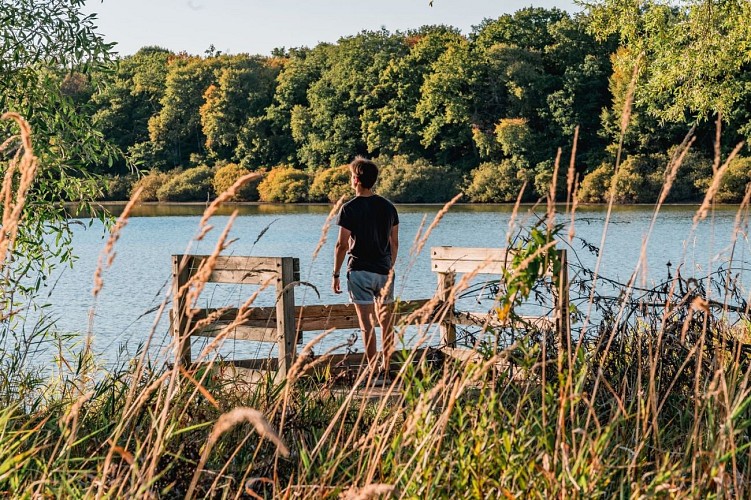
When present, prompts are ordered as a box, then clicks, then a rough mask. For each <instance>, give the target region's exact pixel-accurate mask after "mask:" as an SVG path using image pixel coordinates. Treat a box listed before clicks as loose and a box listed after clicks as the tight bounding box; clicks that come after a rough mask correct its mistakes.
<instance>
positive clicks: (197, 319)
mask: <svg viewBox="0 0 751 500" xmlns="http://www.w3.org/2000/svg"><path fill="white" fill-rule="evenodd" d="M557 252H559V258H560V259H561V263H562V265H561V274H560V276H559V278H560V279H559V286H558V288H557V290H556V291H555V293H554V299H555V305H554V313H553V317H547V316H542V317H524V318H523V319H524V321H526V322H527V323H528V324H532V325H535V326H537V327H539V328H545V329H551V330H552V329H554V328H555V330H557V331H558V332H559V333H561V334H563V335H566V336H567V335H568V334H569V333H568V332H569V325H568V317H569V316H568V274H567V269H566V267H567V266H566V252H565V250H557ZM509 262H510V254H509V252H507V251H506V250H504V249H495V248H462V247H435V248H432V249H431V265H432V270H433V271H434V272H436V273H437V276H438V289H437V292H436V295H434V296H433V297H432V298H431V299H419V300H409V301H398V302H396V303H395V306H394V307H395V314H394V322H395V324H396V325H399V324H402V323H404V321H405V319H407V318H409V322H410V323H411V324H426V323H427V324H430V323H435V322H439V323H440V329H441V344H442V345H444V346H450V347H455V343H456V328H455V327H456V325H477V326H481V327H485V328H488V327H491V328H495V327H500V326H504V325H505V323H503V322H500V321H499V320H498V319H497V318H496V317H494V315H492V314H488V313H479V312H462V311H456V310H455V308H454V295H455V285H456V275H457V273H470V272H471V273H475V274H493V275H496V276H501V275H502V272H503V270H504V269H505V268H506V267H507V266H508V263H509ZM172 265H173V297H174V302H173V313H172V333H173V335H174V336H175V339H176V346H177V353H176V358H177V361H178V362H179V363H182V364H184V365H186V366H187V365H189V364H190V363H191V361H192V360H191V350H190V338H191V337H193V336H200V337H215V336H217V335H219V334H221V335H223V336H226V337H227V338H232V339H237V340H253V341H257V342H275V343H276V344H277V349H278V353H279V357H278V360H235V361H234V362H233V363H234V364H235V365H236V366H244V367H248V368H256V369H260V368H265V369H268V370H276V371H277V374H278V376H279V377H284V376H286V373H287V371H288V370H289V368H290V366H291V364H292V362H293V361H294V358H295V355H296V343H297V341H298V339H301V338H302V337H301V333H302V332H307V331H320V330H328V329H356V328H359V323H358V320H357V314H356V312H355V308H354V305H352V304H330V305H295V298H294V286H295V283H296V282H298V281H299V279H300V277H299V274H300V271H299V260H298V259H296V258H292V257H218V258H216V259H215V260H213V262H208V257H207V256H201V255H173V256H172ZM204 266H207V267H206V268H204ZM209 267H210V268H211V270H210V272H209ZM204 274H205V275H206V276H202V275H204ZM201 278H205V281H207V282H215V283H235V284H252V285H267V286H268V285H271V284H273V285H274V287H273V289H274V291H275V292H276V303H275V305H274V306H271V307H253V308H252V309H247V310H240V309H238V308H221V309H194V308H190V307H188V305H187V304H186V300H187V293H188V290H189V289H190V285H189V283H190V282H191V280H193V279H201ZM416 311H420V312H421V314H415V312H416Z"/></svg>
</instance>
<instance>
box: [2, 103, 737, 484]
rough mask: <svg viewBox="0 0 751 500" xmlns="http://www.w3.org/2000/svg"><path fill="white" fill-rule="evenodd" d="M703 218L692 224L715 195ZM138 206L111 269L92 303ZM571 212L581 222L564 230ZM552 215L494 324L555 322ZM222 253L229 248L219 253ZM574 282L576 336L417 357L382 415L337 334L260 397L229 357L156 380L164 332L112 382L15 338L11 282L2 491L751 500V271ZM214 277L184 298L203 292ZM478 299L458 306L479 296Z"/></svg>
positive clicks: (6, 234) (531, 241)
mask: <svg viewBox="0 0 751 500" xmlns="http://www.w3.org/2000/svg"><path fill="white" fill-rule="evenodd" d="M9 118H13V119H16V120H18V122H19V123H20V124H21V125H22V128H23V130H24V135H23V137H22V138H23V139H24V140H23V142H22V143H21V150H20V151H21V152H22V153H25V154H22V155H19V156H17V157H16V159H15V160H13V161H12V162H11V163H10V171H11V172H12V173H13V175H9V176H7V177H6V178H5V179H6V180H5V182H4V183H3V186H2V194H3V197H4V199H5V200H7V201H6V204H5V205H4V212H3V214H4V218H3V227H4V229H6V230H5V231H3V232H2V233H0V249H2V253H0V259H2V260H0V265H2V266H3V269H12V267H13V265H14V263H13V258H12V256H13V252H12V249H13V248H14V244H15V241H16V238H17V236H18V234H19V232H18V231H16V229H17V228H18V227H20V225H22V224H23V220H22V219H20V218H17V217H19V215H20V214H21V213H22V211H21V210H14V207H16V208H18V207H20V206H22V205H23V203H24V202H25V196H26V193H27V192H28V190H29V188H30V186H31V184H32V181H33V177H34V174H35V173H36V171H37V168H38V165H37V163H36V159H35V157H34V156H33V154H32V153H31V151H30V150H29V149H28V147H29V146H30V142H29V141H28V140H27V139H28V128H27V127H26V126H25V125H24V122H23V120H22V119H21V118H20V117H18V116H10V117H9ZM724 171H725V170H724V169H723V168H721V169H720V170H718V175H721V173H722V172H724ZM252 178H253V176H249V177H247V178H246V179H244V180H245V181H249V180H252ZM14 179H15V180H16V181H17V182H14ZM241 187H242V182H238V183H237V184H236V185H234V186H232V187H231V188H230V190H229V191H228V192H227V193H225V194H224V196H222V197H220V198H222V199H227V197H228V196H229V194H230V193H231V192H234V191H236V190H237V189H239V188H241ZM554 189H555V186H553V187H552V188H551V190H554ZM664 189H665V190H669V189H670V186H669V185H668V184H666V185H665V187H664ZM663 194H665V193H663ZM749 199H751V190H747V195H746V199H745V200H744V203H743V204H742V206H741V207H740V208H739V212H738V217H737V225H736V234H735V235H734V236H735V237H736V238H737V236H739V235H740V234H741V233H740V231H741V230H742V229H743V228H744V227H747V225H748V214H749V210H748V209H749ZM133 201H135V200H133ZM705 202H706V206H702V208H701V209H700V210H699V212H697V215H696V221H697V224H698V223H700V222H701V220H702V219H703V218H704V217H706V216H707V213H708V209H709V208H710V206H711V204H710V202H711V190H710V193H709V194H708V196H707V198H706V199H705ZM130 206H132V204H131V205H130ZM130 206H129V207H126V209H125V210H124V214H123V216H122V218H121V219H119V220H118V222H117V223H116V224H115V225H114V226H113V228H112V231H111V237H110V240H109V241H108V242H107V244H106V246H105V248H104V250H103V254H102V255H103V257H102V259H101V260H100V264H99V266H98V268H97V271H96V273H95V276H94V283H95V284H94V295H95V296H96V294H97V293H98V292H99V290H100V289H101V286H102V285H103V277H104V276H106V274H105V271H106V268H107V266H108V265H109V263H111V260H112V259H114V258H115V244H116V241H117V238H118V236H119V235H120V234H121V232H122V231H123V230H126V227H125V226H126V224H127V214H128V211H129V208H130ZM215 209H216V204H212V205H211V206H210V207H209V208H208V209H207V211H206V214H205V217H204V219H203V222H202V223H203V224H207V225H204V226H202V228H201V230H200V231H199V232H200V233H201V234H205V233H206V232H207V231H210V230H211V226H210V225H208V223H209V221H210V219H211V214H212V213H213V212H214V210H215ZM446 209H447V210H448V209H450V206H449V205H447V206H446ZM574 211H575V203H574V205H572V211H571V212H570V213H565V214H561V215H563V216H564V217H565V218H566V219H568V218H569V217H573V216H574ZM444 212H445V211H441V213H440V214H439V215H438V216H437V218H436V220H435V221H434V224H437V223H440V217H441V214H442V213H444ZM658 213H659V206H658V207H657V209H656V211H655V217H657V215H658ZM558 217H560V215H558V214H556V213H555V210H554V204H553V202H552V198H550V199H549V200H548V214H547V216H546V217H541V218H538V219H537V220H538V222H536V223H533V224H528V223H526V222H524V221H523V220H517V221H516V226H512V227H517V228H518V227H527V228H528V229H526V230H522V231H520V232H517V231H518V230H516V229H514V230H512V231H511V233H510V236H509V242H508V243H509V244H510V245H512V246H514V247H515V248H516V249H517V250H518V252H519V256H520V258H518V259H514V261H513V262H512V266H511V268H510V269H509V270H508V272H506V273H505V274H504V276H503V277H502V280H500V281H495V282H492V283H483V284H481V285H480V286H482V287H483V289H485V290H487V293H488V294H489V298H490V299H492V300H493V303H494V304H495V305H496V311H497V312H491V314H497V315H498V316H499V317H501V316H503V317H504V318H508V317H511V318H515V317H516V309H517V307H518V306H520V305H521V304H522V303H523V302H525V301H530V300H531V301H533V302H538V305H539V306H540V307H542V308H545V307H549V306H550V301H551V300H553V297H552V296H551V289H554V288H555V280H552V282H551V280H550V279H548V278H546V274H547V269H548V268H549V267H550V266H552V267H553V268H554V269H555V267H556V266H557V265H559V264H560V263H557V262H556V261H555V259H556V257H555V256H556V255H557V253H555V252H550V249H551V248H552V246H551V244H552V243H555V244H556V245H558V246H565V245H567V244H568V243H567V242H569V241H573V240H572V238H574V237H575V236H574V235H573V234H570V233H569V236H568V238H566V237H565V236H564V234H565V232H566V231H565V229H566V227H565V226H566V224H563V223H556V219H557V218H558ZM231 223H232V218H230V221H229V222H228V224H231ZM434 224H431V227H432V226H434ZM569 229H573V226H571V228H569ZM323 231H324V235H323V236H324V237H325V231H326V228H324V230H323ZM427 231H430V229H427ZM426 236H427V234H426V235H424V237H426ZM736 238H734V240H736ZM422 240H424V238H422ZM645 244H646V243H645ZM739 244H740V243H739ZM418 245H419V244H418ZM587 248H588V249H589V250H591V251H594V252H597V251H598V250H597V248H596V247H594V246H593V245H591V244H590V245H588V246H587ZM225 249H226V245H225V242H224V241H223V239H221V238H220V242H219V243H218V244H217V247H216V248H215V249H214V253H215V254H219V253H221V252H222V251H224V250H225ZM414 250H415V251H417V248H415V249H414ZM573 260H575V259H573ZM212 261H213V259H207V261H206V262H208V263H209V264H208V265H209V266H210V265H211V264H210V263H211V262H212ZM209 270H210V268H208V269H205V270H204V271H206V272H208V271H209ZM571 271H572V273H573V275H574V277H573V278H572V280H571V294H572V296H571V310H572V315H571V318H570V319H571V321H572V322H573V325H574V330H573V334H572V335H571V336H564V335H561V334H560V333H555V332H551V331H545V330H537V329H535V328H534V327H532V326H530V325H526V326H524V325H523V323H522V324H520V326H516V327H508V328H503V329H497V330H496V329H484V330H482V331H477V330H475V331H466V332H463V335H460V342H463V343H465V344H466V345H468V346H469V347H471V348H473V349H475V350H476V351H477V352H478V353H479V356H477V357H476V358H471V359H468V360H465V361H455V360H453V358H450V357H448V356H446V355H444V354H442V351H441V350H428V351H417V350H409V349H408V350H405V351H402V352H400V353H399V354H398V355H397V357H398V358H400V359H401V360H402V361H403V363H402V364H401V368H400V371H399V372H398V374H397V375H396V377H395V380H394V382H393V384H392V385H391V387H390V388H388V397H386V398H376V399H371V398H367V397H362V396H363V395H362V394H361V388H360V383H361V382H366V383H367V379H368V377H370V376H371V375H372V374H371V373H368V372H367V371H363V372H357V373H351V374H349V377H345V378H349V380H342V379H338V378H337V377H333V376H331V372H328V371H327V370H325V369H322V366H321V365H318V367H316V364H317V363H318V359H319V358H317V357H316V356H313V355H312V354H311V353H312V349H313V347H314V346H315V344H316V343H318V342H320V340H321V339H322V338H323V336H325V335H326V334H328V333H330V332H326V333H324V334H322V335H320V336H318V337H317V338H315V339H314V340H313V341H311V343H310V344H308V346H306V347H305V348H304V349H302V351H301V352H300V356H299V357H298V359H297V361H296V363H295V365H294V366H293V367H292V369H291V370H290V371H289V373H288V375H287V377H286V379H285V380H282V381H274V380H273V378H272V376H271V375H269V377H268V378H266V379H262V380H261V381H260V382H259V381H256V382H254V383H250V382H248V381H247V379H245V378H244V377H242V376H239V375H238V374H237V373H236V372H234V371H232V370H230V368H229V366H228V365H226V364H225V363H223V362H222V361H221V360H220V359H217V357H216V351H215V350H213V348H214V347H216V346H217V345H218V344H217V342H213V343H212V344H211V346H213V347H209V348H206V349H204V351H203V352H202V353H201V355H200V356H199V357H200V359H201V360H203V361H208V362H210V363H209V364H208V365H206V364H203V365H195V366H192V367H187V368H183V367H181V366H179V365H177V364H172V363H169V362H164V361H157V360H158V359H163V358H160V357H156V358H154V357H153V356H152V355H150V352H151V351H150V350H149V344H150V343H151V342H152V340H153V335H155V334H156V333H155V332H152V334H151V336H149V337H148V338H147V339H146V343H145V345H144V346H143V350H142V354H141V355H140V356H139V357H137V358H136V359H133V360H128V361H126V362H125V363H124V364H123V365H122V366H120V367H117V368H114V369H111V370H107V371H105V370H102V369H98V368H96V360H95V359H92V356H91V351H90V340H91V339H87V340H86V341H85V343H84V344H83V346H81V347H79V348H76V349H72V347H73V346H72V344H71V343H70V339H64V338H55V337H54V335H53V332H54V329H53V328H50V327H49V326H46V325H44V324H37V325H36V326H35V327H33V328H31V329H29V328H27V327H21V325H23V318H24V314H25V313H24V311H23V309H22V308H21V307H20V304H18V301H17V300H15V302H13V301H14V299H13V296H14V293H15V291H16V288H15V286H17V285H14V284H13V283H12V282H8V281H6V284H5V285H4V287H3V288H2V293H3V297H4V299H6V300H7V301H8V303H15V304H16V308H15V309H6V311H7V312H5V313H3V317H2V327H3V330H2V334H3V351H2V358H0V362H1V363H2V370H0V373H2V379H0V397H2V398H3V401H4V405H3V406H2V409H1V410H0V489H2V490H3V491H9V492H13V493H14V494H16V495H19V496H54V497H68V496H74V497H82V496H94V495H97V496H98V495H106V496H114V497H139V498H140V497H148V498H153V497H180V498H182V497H188V498H194V497H207V496H209V497H222V498H229V497H235V498H237V497H251V498H269V497H289V496H295V497H301V498H340V497H344V498H377V497H407V498H426V497H429V498H452V497H454V496H455V495H456V494H457V493H459V492H460V493H461V494H462V495H464V496H468V497H474V498H486V497H512V498H513V497H527V496H537V497H550V496H566V497H569V496H573V497H582V498H584V497H586V498H590V497H606V498H609V497H613V496H619V497H645V496H655V495H657V496H670V497H672V496H692V497H698V496H701V497H733V498H736V497H738V498H740V497H748V496H749V495H750V494H751V493H750V492H749V484H751V460H750V459H751V388H750V387H749V375H750V374H751V371H750V370H751V368H750V367H749V358H748V356H749V355H750V354H751V344H749V343H748V339H749V326H748V325H749V324H751V323H750V322H749V320H750V319H751V318H749V316H748V303H747V302H746V298H745V294H744V291H743V289H742V287H741V282H740V281H739V277H742V274H739V272H740V273H742V263H737V262H733V261H732V260H731V261H730V262H728V263H726V264H725V265H724V267H723V268H721V269H718V270H716V271H715V272H713V273H712V274H711V275H709V276H705V277H693V276H684V275H682V274H681V273H680V272H678V273H676V274H675V275H674V276H671V275H670V274H668V277H667V278H666V279H665V280H664V281H663V282H661V283H659V284H658V285H657V286H655V287H654V288H651V289H645V288H643V287H638V286H636V285H635V283H636V282H637V279H638V278H639V275H638V269H637V271H635V273H634V275H633V276H632V278H631V280H630V281H629V282H628V283H617V282H614V281H612V280H608V279H606V278H604V277H600V276H597V275H596V273H594V272H593V271H592V270H589V269H583V268H580V267H578V266H576V265H575V264H574V265H572V266H571ZM202 275H205V273H204V272H198V273H196V275H195V277H194V279H193V281H192V282H191V283H190V284H189V285H188V286H189V287H190V288H191V290H200V289H201V287H202V283H201V282H200V281H199V278H198V277H199V276H202ZM554 275H556V274H555V273H554ZM556 276H557V275H556ZM468 283H469V282H468V281H467V280H465V279H463V280H460V281H459V283H458V284H457V285H456V287H455V288H454V289H453V290H452V293H453V294H454V295H455V296H461V295H462V294H467V293H471V294H472V295H473V296H475V295H477V293H478V288H476V287H475V288H468ZM593 311H595V312H593ZM422 312H423V313H424V317H423V318H420V319H417V320H415V322H416V323H417V324H421V323H424V319H425V318H428V317H432V318H434V321H435V323H434V324H432V325H428V326H425V325H422V326H419V327H418V328H420V332H421V334H422V335H424V336H428V335H431V334H433V335H434V331H435V327H436V325H437V322H439V321H440V318H441V315H442V314H446V310H445V308H441V304H440V303H438V302H436V303H429V304H428V305H427V306H426V307H425V308H424V311H422ZM436 313H437V314H438V316H434V315H435V314H436ZM512 324H517V323H512ZM407 326H409V322H407V323H406V324H403V325H399V331H402V329H403V328H406V327H407ZM219 338H221V335H220V337H219ZM217 340H218V339H217ZM44 345H52V346H54V347H55V349H56V350H57V352H58V354H57V356H56V363H55V367H56V369H55V370H54V371H53V373H54V374H53V375H52V376H50V372H49V370H48V369H43V368H35V366H38V365H37V364H35V361H36V359H38V358H36V356H39V355H40V353H39V351H36V352H35V348H37V347H39V346H44ZM173 347H174V346H173ZM173 350H174V349H173ZM342 382H345V385H344V388H342V385H341V383H342Z"/></svg>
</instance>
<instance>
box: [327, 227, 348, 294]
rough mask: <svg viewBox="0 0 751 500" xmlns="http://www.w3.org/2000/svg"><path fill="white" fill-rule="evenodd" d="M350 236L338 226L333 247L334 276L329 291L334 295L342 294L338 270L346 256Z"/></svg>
mask: <svg viewBox="0 0 751 500" xmlns="http://www.w3.org/2000/svg"><path fill="white" fill-rule="evenodd" d="M350 234H351V231H350V230H349V229H346V228H344V227H341V226H339V238H337V240H336V246H335V247H334V273H333V274H334V276H333V279H332V280H331V289H332V290H333V291H334V293H342V285H341V281H340V279H339V269H341V267H342V264H343V263H344V257H346V256H347V249H348V248H349V235H350Z"/></svg>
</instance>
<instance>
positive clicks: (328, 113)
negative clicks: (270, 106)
mask: <svg viewBox="0 0 751 500" xmlns="http://www.w3.org/2000/svg"><path fill="white" fill-rule="evenodd" d="M406 51H407V47H406V45H405V44H404V38H403V37H402V36H400V35H394V34H391V33H389V32H388V31H386V30H382V31H377V32H363V33H361V34H359V35H356V36H353V37H348V38H342V39H341V40H339V44H338V45H337V46H336V47H335V49H333V51H332V54H331V55H330V61H331V65H330V66H329V67H327V68H326V69H325V70H324V71H323V72H322V74H321V77H320V78H319V79H318V80H317V81H315V83H313V84H312V85H311V86H310V88H309V89H308V91H307V99H308V104H307V105H302V104H299V105H296V106H295V107H293V108H292V113H291V117H290V126H291V131H292V137H293V139H294V140H295V143H296V144H297V146H298V148H299V149H298V158H299V160H300V162H301V163H302V164H304V165H307V166H308V167H309V168H313V169H315V168H317V167H319V166H321V165H331V166H334V165H338V164H341V163H346V162H347V161H349V160H350V159H351V158H352V156H353V155H355V154H365V153H367V147H366V144H365V142H364V141H363V139H362V122H361V116H362V113H363V111H364V109H365V107H366V106H367V97H366V96H367V95H368V94H369V92H370V90H371V89H372V88H373V87H375V85H376V84H377V82H378V78H379V76H380V74H381V72H382V71H383V69H384V68H386V67H387V66H388V64H389V63H390V62H391V60H393V59H394V58H395V57H399V56H401V55H403V54H405V53H406Z"/></svg>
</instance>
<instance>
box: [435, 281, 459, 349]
mask: <svg viewBox="0 0 751 500" xmlns="http://www.w3.org/2000/svg"><path fill="white" fill-rule="evenodd" d="M455 279H456V275H455V274H454V273H453V272H450V271H449V272H441V273H438V290H437V291H436V294H437V296H438V299H439V300H440V301H441V302H442V303H443V304H444V305H445V307H446V311H445V314H444V315H443V318H442V321H441V326H440V330H441V344H442V345H445V346H450V347H454V346H455V345H456V326H455V324H454V303H453V300H452V298H451V291H452V290H453V288H454V282H455Z"/></svg>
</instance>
